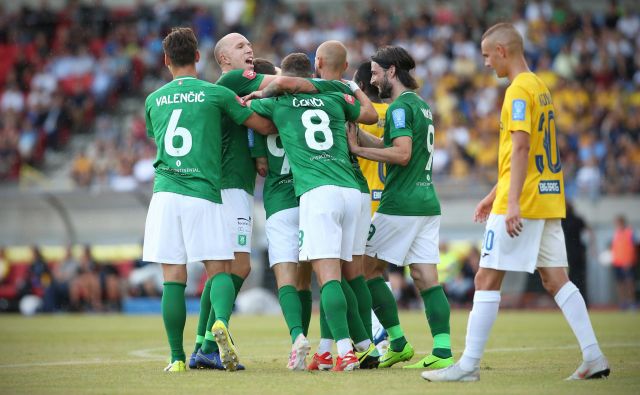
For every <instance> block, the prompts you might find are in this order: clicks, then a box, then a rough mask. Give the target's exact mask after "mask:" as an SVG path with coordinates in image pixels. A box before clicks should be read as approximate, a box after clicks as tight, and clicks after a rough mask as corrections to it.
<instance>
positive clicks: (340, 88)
mask: <svg viewBox="0 0 640 395" xmlns="http://www.w3.org/2000/svg"><path fill="white" fill-rule="evenodd" d="M307 81H309V82H311V83H312V84H313V86H315V87H316V89H317V90H318V93H328V92H340V93H345V94H348V95H352V94H353V93H352V92H351V88H349V86H348V85H347V84H345V83H344V82H342V81H336V80H331V81H329V80H323V79H321V78H308V79H307Z"/></svg>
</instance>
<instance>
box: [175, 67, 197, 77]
mask: <svg viewBox="0 0 640 395" xmlns="http://www.w3.org/2000/svg"><path fill="white" fill-rule="evenodd" d="M171 74H172V75H173V79H174V80H175V79H176V78H181V77H193V78H198V73H196V66H195V65H194V66H191V65H190V66H183V67H173V68H171Z"/></svg>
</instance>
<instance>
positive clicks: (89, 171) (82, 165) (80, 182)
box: [71, 151, 93, 187]
mask: <svg viewBox="0 0 640 395" xmlns="http://www.w3.org/2000/svg"><path fill="white" fill-rule="evenodd" d="M72 166H73V167H72V170H71V174H72V176H73V181H75V183H76V185H77V186H79V187H88V186H89V185H91V181H92V178H93V163H92V162H91V159H89V157H88V156H87V155H86V153H85V152H84V151H80V152H78V154H77V155H76V157H75V159H74V160H73V165H72Z"/></svg>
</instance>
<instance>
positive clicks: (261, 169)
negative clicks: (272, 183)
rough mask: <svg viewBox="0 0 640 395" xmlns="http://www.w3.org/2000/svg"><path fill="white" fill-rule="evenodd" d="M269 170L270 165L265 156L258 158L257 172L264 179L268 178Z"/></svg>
mask: <svg viewBox="0 0 640 395" xmlns="http://www.w3.org/2000/svg"><path fill="white" fill-rule="evenodd" d="M268 170H269V165H268V163H267V158H266V157H264V156H260V157H258V158H256V171H257V172H258V174H260V175H261V176H262V177H266V176H267V171H268Z"/></svg>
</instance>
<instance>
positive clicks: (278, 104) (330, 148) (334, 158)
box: [251, 92, 360, 196]
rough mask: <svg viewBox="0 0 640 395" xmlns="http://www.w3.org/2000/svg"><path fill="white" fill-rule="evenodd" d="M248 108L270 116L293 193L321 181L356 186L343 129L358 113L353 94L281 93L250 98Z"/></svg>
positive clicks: (304, 190)
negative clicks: (282, 149) (280, 144)
mask: <svg viewBox="0 0 640 395" xmlns="http://www.w3.org/2000/svg"><path fill="white" fill-rule="evenodd" d="M251 109H252V110H254V111H255V112H257V113H258V114H260V115H263V116H265V117H267V118H270V119H272V120H273V123H274V124H275V125H276V127H277V128H278V132H279V133H280V138H281V139H282V143H283V145H284V150H285V152H286V154H287V157H288V158H289V164H290V165H291V171H292V173H293V186H294V189H295V192H296V196H300V195H302V194H303V193H305V192H307V191H309V190H311V189H313V188H317V187H319V186H323V185H336V186H341V187H347V188H355V189H359V188H358V183H357V182H356V179H355V175H354V172H353V167H352V165H351V161H350V160H349V149H348V146H347V134H346V132H345V122H346V121H353V120H355V119H357V118H358V116H359V115H360V103H359V102H358V101H357V100H355V98H354V97H353V96H351V95H347V94H342V93H337V92H336V93H324V94H296V95H284V96H279V97H274V98H268V99H261V100H253V101H252V102H251Z"/></svg>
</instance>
